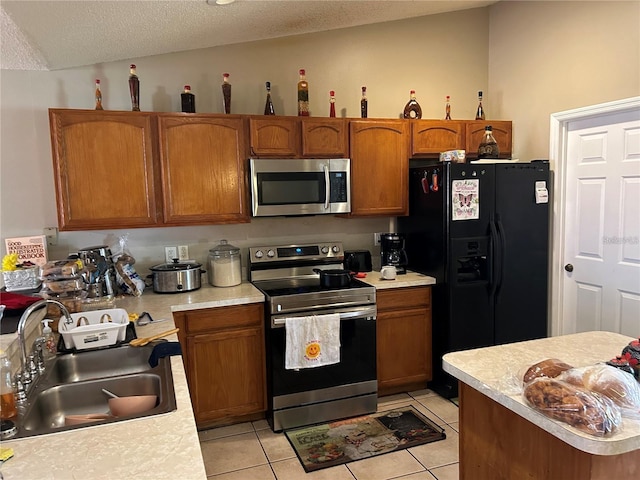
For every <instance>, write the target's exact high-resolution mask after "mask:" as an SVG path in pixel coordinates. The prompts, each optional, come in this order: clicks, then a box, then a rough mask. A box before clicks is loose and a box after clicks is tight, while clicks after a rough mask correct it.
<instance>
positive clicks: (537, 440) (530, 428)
mask: <svg viewBox="0 0 640 480" xmlns="http://www.w3.org/2000/svg"><path fill="white" fill-rule="evenodd" d="M631 340H633V339H632V338H630V337H626V336H623V335H620V334H617V333H611V332H601V331H596V332H585V333H578V334H573V335H564V336H559V337H552V338H544V339H540V340H531V341H527V342H518V343H513V344H508V345H499V346H494V347H487V348H479V349H474V350H466V351H461V352H453V353H448V354H446V355H444V357H443V366H444V370H445V371H446V372H448V373H449V374H451V375H453V376H454V377H456V378H457V379H458V380H459V384H460V398H459V402H460V479H461V480H471V479H473V480H483V479H487V480H488V479H491V480H495V479H505V480H506V479H509V480H511V479H523V478H527V479H547V480H555V479H563V480H586V479H605V478H606V479H612V478H638V477H639V476H640V421H638V420H630V419H628V418H625V419H624V420H623V424H622V428H621V429H620V430H619V431H618V432H616V433H614V434H613V435H611V436H608V437H604V438H599V437H595V436H591V435H588V434H586V433H582V432H581V431H579V430H576V429H574V428H572V427H570V426H569V425H568V424H565V423H562V422H559V421H555V420H552V419H551V418H549V417H546V416H544V415H543V414H541V413H539V412H537V411H535V410H533V409H532V408H531V407H529V406H528V405H526V404H525V401H524V399H523V397H522V394H521V391H519V386H518V378H519V376H520V375H521V374H522V372H524V371H525V370H526V368H527V367H528V366H530V365H532V364H534V363H536V362H538V361H540V360H543V359H545V358H558V359H560V360H562V361H565V362H567V363H569V364H570V365H572V366H574V367H582V366H588V365H592V364H595V363H598V362H603V361H607V360H609V359H611V358H613V357H615V356H616V355H619V354H620V352H621V351H622V349H623V348H624V347H625V346H626V345H627V344H628V343H629V342H630V341H631Z"/></svg>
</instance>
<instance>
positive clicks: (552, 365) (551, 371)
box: [522, 358, 573, 384]
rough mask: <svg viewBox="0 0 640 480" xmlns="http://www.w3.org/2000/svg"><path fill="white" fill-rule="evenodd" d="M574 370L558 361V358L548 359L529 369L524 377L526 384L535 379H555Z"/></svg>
mask: <svg viewBox="0 0 640 480" xmlns="http://www.w3.org/2000/svg"><path fill="white" fill-rule="evenodd" d="M571 368H573V367H572V366H571V365H569V364H568V363H565V362H563V361H562V360H558V359H557V358H547V359H546V360H542V361H541V362H538V363H534V364H533V365H531V366H530V367H529V369H528V370H527V371H526V372H525V374H524V375H523V377H522V380H523V382H524V383H525V384H527V383H529V382H531V381H532V380H533V379H534V378H539V377H548V378H555V377H557V376H558V375H560V374H561V373H562V372H564V371H565V370H569V369H571Z"/></svg>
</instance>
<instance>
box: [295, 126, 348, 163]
mask: <svg viewBox="0 0 640 480" xmlns="http://www.w3.org/2000/svg"><path fill="white" fill-rule="evenodd" d="M300 126H301V130H302V155H303V156H305V157H312V158H313V157H315V158H322V157H338V158H348V157H349V140H348V139H349V135H348V132H347V121H346V120H345V119H343V118H303V119H301V120H300Z"/></svg>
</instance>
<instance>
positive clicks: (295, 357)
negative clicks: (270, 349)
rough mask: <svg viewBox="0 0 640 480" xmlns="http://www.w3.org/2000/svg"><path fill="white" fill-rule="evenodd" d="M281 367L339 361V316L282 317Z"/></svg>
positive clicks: (325, 363) (291, 368) (311, 366)
mask: <svg viewBox="0 0 640 480" xmlns="http://www.w3.org/2000/svg"><path fill="white" fill-rule="evenodd" d="M285 330H286V333H287V335H286V343H285V365H284V366H285V369H287V370H293V369H300V368H313V367H320V366H322V365H332V364H334V363H339V362H340V315H339V314H337V313H332V314H329V315H310V316H307V317H295V318H287V319H285Z"/></svg>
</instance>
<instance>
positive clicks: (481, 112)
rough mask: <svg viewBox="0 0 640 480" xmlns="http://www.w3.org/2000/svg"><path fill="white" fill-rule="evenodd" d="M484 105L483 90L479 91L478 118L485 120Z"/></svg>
mask: <svg viewBox="0 0 640 480" xmlns="http://www.w3.org/2000/svg"><path fill="white" fill-rule="evenodd" d="M484 119H485V118H484V107H483V106H482V90H480V91H479V92H478V109H477V110H476V120H484Z"/></svg>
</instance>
